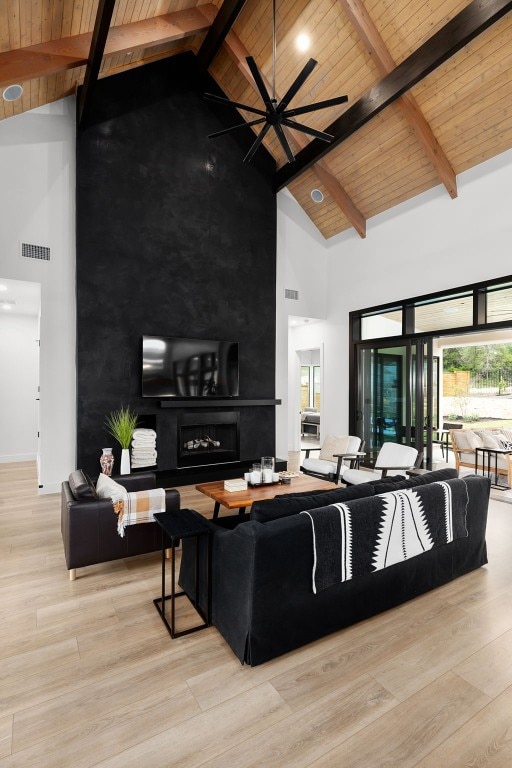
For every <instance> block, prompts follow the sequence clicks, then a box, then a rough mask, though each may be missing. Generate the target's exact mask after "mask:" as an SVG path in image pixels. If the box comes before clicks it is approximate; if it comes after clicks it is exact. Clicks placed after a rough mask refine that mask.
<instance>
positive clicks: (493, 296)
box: [487, 283, 512, 323]
mask: <svg viewBox="0 0 512 768" xmlns="http://www.w3.org/2000/svg"><path fill="white" fill-rule="evenodd" d="M506 320H512V285H511V284H510V283H508V284H505V285H497V286H496V287H493V288H489V289H488V290H487V322H488V323H503V322H505V321H506Z"/></svg>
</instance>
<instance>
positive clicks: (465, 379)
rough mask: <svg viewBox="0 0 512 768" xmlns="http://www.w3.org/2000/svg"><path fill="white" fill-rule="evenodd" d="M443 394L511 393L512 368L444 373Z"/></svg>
mask: <svg viewBox="0 0 512 768" xmlns="http://www.w3.org/2000/svg"><path fill="white" fill-rule="evenodd" d="M443 394H444V395H445V396H446V397H460V396H463V395H480V396H482V395H483V396H485V395H489V396H495V395H511V394H512V368H498V369H497V370H495V371H488V372H485V371H484V372H482V373H470V372H469V371H454V372H453V373H446V372H445V373H443Z"/></svg>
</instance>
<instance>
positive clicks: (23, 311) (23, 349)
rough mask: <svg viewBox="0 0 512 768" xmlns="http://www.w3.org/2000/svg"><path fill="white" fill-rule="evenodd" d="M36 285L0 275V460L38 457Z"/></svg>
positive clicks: (38, 306)
mask: <svg viewBox="0 0 512 768" xmlns="http://www.w3.org/2000/svg"><path fill="white" fill-rule="evenodd" d="M40 315H41V286H40V284H39V283H31V282H27V281H24V280H10V279H6V278H2V277H0V359H1V360H2V376H1V377H0V423H1V424H2V429H1V430H0V462H2V463H6V462H22V461H34V460H36V461H38V460H39V441H40V434H39V327H40Z"/></svg>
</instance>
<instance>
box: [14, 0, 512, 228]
mask: <svg viewBox="0 0 512 768" xmlns="http://www.w3.org/2000/svg"><path fill="white" fill-rule="evenodd" d="M109 5H110V6H111V7H110V8H109ZM511 10H512V0H511V2H505V0H473V1H472V2H467V0H427V1H426V2H422V1H420V0H277V66H276V95H277V98H278V99H279V97H280V96H282V95H283V94H284V93H285V91H286V90H287V88H288V87H289V86H290V84H291V83H292V82H293V80H294V79H295V78H296V76H297V75H298V73H299V72H300V71H301V69H302V68H303V66H304V65H305V63H306V61H307V60H308V59H309V58H314V59H316V60H317V61H318V66H317V67H316V68H315V69H314V71H313V73H312V74H311V75H310V77H309V78H308V79H307V80H306V82H305V84H304V85H303V87H302V88H301V89H300V91H299V92H298V94H297V96H296V97H295V99H294V100H293V102H292V104H291V106H293V107H295V106H297V107H299V106H302V105H305V104H310V103H312V102H317V101H322V100H324V99H329V98H332V97H334V96H339V95H341V94H347V95H348V98H349V100H348V103H347V104H343V105H341V106H337V107H333V108H328V109H323V110H319V111H317V112H311V113H309V114H307V115H302V116H301V122H303V123H305V124H307V125H309V126H311V127H313V128H316V129H318V130H322V131H324V130H330V132H331V133H333V134H334V136H335V141H334V142H333V143H332V145H326V144H325V143H322V142H319V140H317V139H313V140H311V139H310V138H308V137H307V136H305V135H304V134H302V133H297V132H295V131H288V130H287V129H285V130H287V135H288V137H289V139H290V143H291V145H292V147H293V149H294V151H295V153H296V155H297V157H296V161H295V162H294V163H290V164H287V163H286V159H285V157H284V154H283V151H282V149H281V146H280V144H279V143H278V141H277V139H276V138H275V134H274V132H273V131H270V132H269V133H268V134H267V137H266V139H265V141H264V143H265V146H266V147H267V149H268V150H269V151H270V152H271V153H272V155H273V156H274V158H275V159H276V163H277V168H278V171H277V173H276V189H280V188H283V187H284V186H287V187H288V189H289V191H290V192H291V193H292V194H293V195H294V197H295V198H296V200H297V201H298V203H299V204H300V205H301V206H302V208H303V209H304V211H305V212H306V213H307V214H308V216H309V217H310V218H311V219H312V221H313V222H314V223H315V225H316V226H317V227H318V229H319V230H320V232H321V233H322V234H323V235H324V237H326V238H329V237H332V236H333V235H336V234H338V233H340V232H343V231H344V230H346V229H349V228H351V227H353V228H354V229H355V230H356V231H357V232H358V233H359V234H360V235H361V237H364V236H365V233H366V221H367V219H369V218H371V217H372V216H375V215H376V214H378V213H380V212H382V211H385V210H388V209H390V208H392V207H393V206H395V205H397V204H398V203H401V202H403V201H405V200H408V199H410V198H412V197H414V196H415V195H418V194H420V193H421V192H425V191H426V190H428V189H430V188H432V187H435V186H437V185H442V186H443V187H444V189H445V191H446V198H447V202H446V204H447V205H450V204H451V203H450V198H455V197H456V196H457V175H458V174H459V173H461V172H462V171H465V170H467V169H468V168H471V167H473V166H475V165H477V164H478V163H481V162H482V161H484V160H487V159H489V158H491V157H494V156H495V155H497V154H499V153H500V152H503V151H505V150H507V149H510V148H511V147H512V74H511V73H512V13H510V11H511ZM215 20H216V21H215ZM101 23H102V24H103V33H104V34H103V38H102V27H101ZM95 24H96V28H95ZM109 25H110V28H109ZM107 31H108V36H106V35H107ZM301 33H305V34H307V35H308V36H309V38H310V48H309V49H308V50H307V52H305V53H304V52H300V51H299V50H298V48H297V46H296V39H297V37H298V35H299V34H301ZM105 36H106V42H105ZM205 41H206V42H205ZM203 43H204V44H203ZM219 46H220V47H219ZM189 50H191V51H193V52H194V53H196V54H198V56H199V59H200V60H201V61H202V62H203V63H204V64H205V65H206V66H208V71H209V72H210V74H211V75H212V76H213V78H214V79H215V80H216V81H217V83H218V84H219V86H220V87H221V88H222V90H223V91H224V93H225V94H226V95H227V96H228V97H229V98H231V99H234V100H236V101H237V102H241V103H243V104H248V105H252V106H254V107H257V108H261V107H262V106H263V105H262V102H261V98H260V96H259V94H258V92H257V90H256V88H255V84H254V81H253V79H252V76H251V74H250V72H249V69H248V67H247V63H246V61H245V57H246V56H248V55H251V56H253V57H254V59H255V61H256V64H257V66H258V68H259V70H260V72H261V73H262V74H263V76H264V78H265V80H266V82H267V84H268V87H269V89H270V83H271V82H272V0H245V2H244V0H223V1H222V0H212V2H211V3H204V2H202V0H116V2H115V3H114V0H80V2H77V1H76V0H1V1H0V92H2V91H3V90H4V88H5V87H7V86H9V85H11V84H13V83H20V84H22V85H23V87H24V94H23V97H22V98H21V99H20V100H19V101H14V102H6V101H4V99H1V98H0V119H6V118H9V117H11V116H12V115H15V114H19V113H20V112H24V111H27V110H29V109H33V108H34V107H38V106H41V105H42V104H46V103H48V102H51V101H55V100H56V99H60V98H62V97H64V96H68V95H70V94H72V93H74V91H75V88H76V85H77V84H80V83H82V82H83V80H84V75H86V77H87V78H89V82H87V80H86V87H84V89H83V91H82V94H84V93H85V98H86V97H87V91H88V89H89V91H90V89H91V88H93V87H94V81H95V77H96V72H95V67H94V64H95V62H96V69H99V76H100V77H104V76H110V75H115V74H116V73H118V72H122V71H123V70H125V69H129V68H131V67H134V66H140V65H142V64H145V63H148V62H150V61H154V60H156V59H160V58H163V57H167V56H172V55H175V54H177V53H180V52H182V51H189ZM102 56H103V58H102ZM86 65H87V66H86ZM242 115H243V117H244V119H246V120H249V119H251V117H252V116H251V115H250V114H249V113H247V112H245V113H242ZM259 129H260V126H258V127H256V128H255V130H256V131H257V130H259ZM216 141H229V138H225V137H224V138H219V139H216ZM241 160H242V158H241ZM313 189H319V190H320V191H321V192H322V193H323V196H324V197H323V201H322V202H321V203H315V202H313V200H312V198H311V191H312V190H313Z"/></svg>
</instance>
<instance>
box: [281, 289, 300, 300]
mask: <svg viewBox="0 0 512 768" xmlns="http://www.w3.org/2000/svg"><path fill="white" fill-rule="evenodd" d="M284 297H285V299H292V300H293V301H298V300H299V292H298V291H294V290H293V288H285V289H284Z"/></svg>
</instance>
